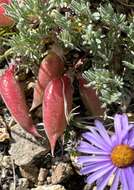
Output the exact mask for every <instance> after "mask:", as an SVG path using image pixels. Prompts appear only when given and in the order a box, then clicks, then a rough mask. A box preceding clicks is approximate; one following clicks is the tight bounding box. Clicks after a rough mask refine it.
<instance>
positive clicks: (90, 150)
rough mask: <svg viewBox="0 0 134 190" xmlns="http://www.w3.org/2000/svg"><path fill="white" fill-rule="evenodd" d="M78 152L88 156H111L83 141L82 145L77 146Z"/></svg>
mask: <svg viewBox="0 0 134 190" xmlns="http://www.w3.org/2000/svg"><path fill="white" fill-rule="evenodd" d="M77 150H78V151H79V152H82V153H88V154H97V155H110V153H109V152H104V151H103V150H100V149H98V148H96V147H94V146H92V145H90V144H89V143H87V142H85V141H81V142H80V144H79V145H78V146H77Z"/></svg>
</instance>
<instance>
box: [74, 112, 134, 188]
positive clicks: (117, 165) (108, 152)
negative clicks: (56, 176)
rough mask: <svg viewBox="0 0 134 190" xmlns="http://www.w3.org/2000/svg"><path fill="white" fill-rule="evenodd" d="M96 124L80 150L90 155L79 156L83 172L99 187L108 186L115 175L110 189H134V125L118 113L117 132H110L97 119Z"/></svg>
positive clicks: (116, 119) (78, 160)
mask: <svg viewBox="0 0 134 190" xmlns="http://www.w3.org/2000/svg"><path fill="white" fill-rule="evenodd" d="M95 125H96V127H92V128H91V129H90V131H89V132H85V133H84V134H83V135H82V137H83V138H84V140H82V141H80V143H79V145H78V147H77V150H78V151H79V152H81V153H86V155H81V156H79V157H78V158H77V162H78V163H79V164H81V166H82V167H81V169H80V173H81V175H87V178H86V182H87V183H88V184H92V183H94V182H95V181H96V185H97V190H104V188H105V187H106V185H107V184H108V182H109V180H110V178H111V176H114V178H113V181H112V185H111V188H110V190H117V189H118V187H119V186H120V184H121V187H122V189H123V190H134V128H133V127H134V126H133V125H132V124H131V125H130V124H128V118H127V116H126V115H125V114H122V115H120V114H116V115H115V117H114V129H115V133H114V134H112V135H109V134H108V133H107V131H106V129H105V128H104V126H103V124H102V123H101V122H100V121H98V120H96V121H95Z"/></svg>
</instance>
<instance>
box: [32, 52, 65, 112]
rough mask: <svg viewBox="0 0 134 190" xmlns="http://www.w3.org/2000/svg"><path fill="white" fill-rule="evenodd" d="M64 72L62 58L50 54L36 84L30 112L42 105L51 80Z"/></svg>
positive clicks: (40, 69) (43, 64)
mask: <svg viewBox="0 0 134 190" xmlns="http://www.w3.org/2000/svg"><path fill="white" fill-rule="evenodd" d="M63 71H64V64H63V62H62V60H61V58H60V57H59V56H58V55H57V54H56V53H54V52H50V53H49V54H48V55H47V56H46V57H45V58H44V59H43V61H42V63H41V65H40V68H39V72H38V79H37V82H36V84H35V88H34V94H33V102H32V107H31V109H30V111H32V110H33V109H35V108H36V107H38V106H39V105H41V104H42V100H43V94H44V90H45V88H46V86H47V84H48V83H49V81H50V80H52V79H54V78H56V77H59V76H61V74H62V73H63Z"/></svg>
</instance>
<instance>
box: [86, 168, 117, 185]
mask: <svg viewBox="0 0 134 190" xmlns="http://www.w3.org/2000/svg"><path fill="white" fill-rule="evenodd" d="M113 168H115V167H114V166H113V165H111V166H110V167H106V168H102V169H100V170H98V171H97V172H95V173H93V174H92V175H89V177H87V183H88V184H92V183H93V182H94V181H96V180H97V179H99V178H100V177H102V176H104V175H105V174H106V173H107V172H109V171H111V170H112V169H113Z"/></svg>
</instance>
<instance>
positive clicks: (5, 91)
mask: <svg viewBox="0 0 134 190" xmlns="http://www.w3.org/2000/svg"><path fill="white" fill-rule="evenodd" d="M0 95H1V97H2V99H3V101H4V103H5V104H6V106H7V108H8V110H9V112H10V113H11V115H12V117H13V118H14V119H15V121H16V122H17V123H19V124H20V126H21V127H22V128H23V129H25V130H26V131H27V132H29V133H31V134H32V135H33V136H36V137H41V136H40V134H39V133H38V132H37V130H36V127H35V126H34V124H33V122H32V118H31V117H30V116H29V113H28V107H27V105H26V100H25V97H24V94H23V92H22V90H21V87H20V85H19V83H18V81H17V80H16V79H15V69H14V66H13V65H12V66H10V67H9V68H8V69H6V71H5V73H4V74H3V75H2V76H1V77H0Z"/></svg>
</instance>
